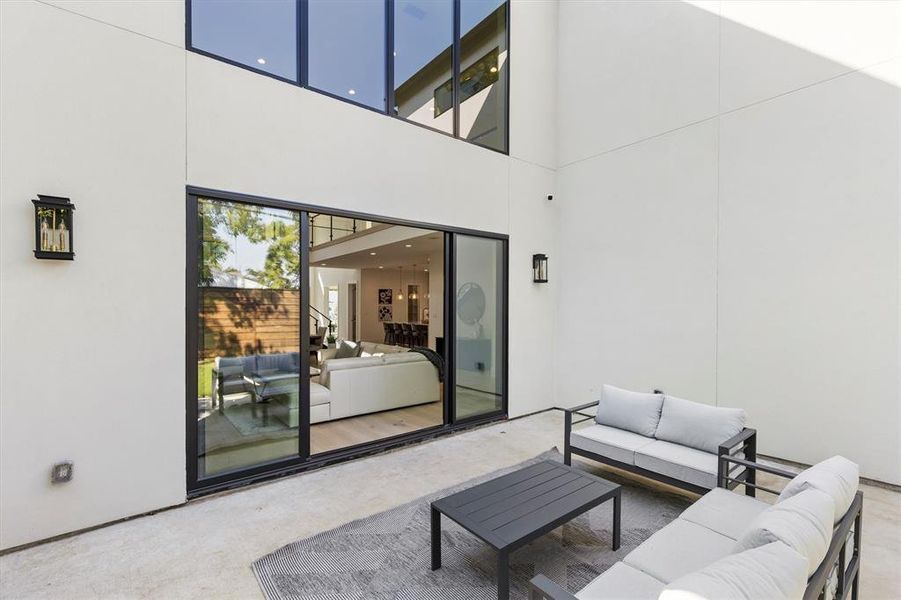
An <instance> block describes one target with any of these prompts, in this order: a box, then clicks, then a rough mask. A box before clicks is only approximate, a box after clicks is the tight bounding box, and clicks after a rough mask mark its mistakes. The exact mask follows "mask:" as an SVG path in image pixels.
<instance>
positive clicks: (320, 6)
mask: <svg viewBox="0 0 901 600" xmlns="http://www.w3.org/2000/svg"><path fill="white" fill-rule="evenodd" d="M309 11H310V13H309V15H310V17H309V32H310V34H309V35H310V40H309V48H308V53H309V84H310V87H313V88H316V89H319V90H322V91H325V92H329V93H331V94H334V95H336V96H339V97H341V98H346V99H348V100H353V101H354V102H359V103H360V104H365V105H366V106H371V107H373V108H378V109H380V110H385V3H384V2H380V1H374V0H368V1H361V0H310V3H309Z"/></svg>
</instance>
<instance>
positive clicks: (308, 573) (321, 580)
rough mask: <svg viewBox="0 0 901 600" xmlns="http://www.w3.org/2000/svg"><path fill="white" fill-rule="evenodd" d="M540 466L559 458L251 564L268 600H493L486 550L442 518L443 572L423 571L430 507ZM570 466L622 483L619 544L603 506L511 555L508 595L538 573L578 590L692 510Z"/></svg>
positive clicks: (491, 555)
mask: <svg viewBox="0 0 901 600" xmlns="http://www.w3.org/2000/svg"><path fill="white" fill-rule="evenodd" d="M540 460H557V461H561V460H562V457H561V455H560V454H559V453H558V452H557V450H556V449H553V450H550V451H548V452H544V453H542V454H540V455H538V456H536V457H535V458H533V459H531V460H528V461H526V462H523V463H520V464H519V465H515V466H513V467H510V468H507V469H502V470H500V471H496V472H494V473H490V474H488V475H485V476H484V477H478V478H476V479H471V480H469V481H466V482H464V483H461V484H459V485H457V486H454V487H452V488H448V489H445V490H441V491H438V492H435V493H433V494H429V495H428V496H423V497H422V498H419V499H418V500H414V501H413V502H410V503H409V504H404V505H402V506H398V507H397V508H393V509H391V510H388V511H385V512H383V513H379V514H376V515H373V516H371V517H367V518H365V519H360V520H358V521H353V522H351V523H348V524H346V525H342V526H341V527H337V528H335V529H332V530H331V531H326V532H324V533H320V534H317V535H315V536H313V537H311V538H307V539H305V540H300V541H298V542H294V543H293V544H289V545H287V546H285V547H283V548H280V549H279V550H276V551H275V552H273V553H272V554H269V555H267V556H264V557H263V558H261V559H259V560H257V561H256V562H255V563H254V564H253V571H254V573H255V574H256V576H257V581H259V583H260V587H261V588H262V590H263V593H264V594H265V596H266V597H267V598H270V599H275V598H302V599H304V600H364V599H367V600H368V599H374V598H380V599H391V600H430V599H436V600H437V599H439V598H451V599H460V600H479V599H482V598H484V599H485V600H494V599H496V598H497V585H496V580H495V560H496V555H495V552H494V550H492V549H491V548H489V547H488V546H486V545H485V544H484V543H482V542H481V541H480V540H478V539H477V538H476V537H474V536H473V535H472V534H470V533H469V532H467V531H465V530H464V529H462V528H461V527H459V526H458V525H457V524H456V523H454V522H453V521H451V520H450V519H448V518H443V519H442V520H441V525H442V531H441V535H442V541H441V545H442V567H441V569H439V570H437V571H432V570H431V569H430V553H429V540H430V528H429V523H430V522H429V517H430V513H429V503H430V502H431V501H432V500H435V499H438V498H441V497H443V496H447V495H448V494H451V493H453V492H457V491H460V490H462V489H465V488H468V487H472V486H473V485H476V484H478V483H481V482H483V481H487V480H489V479H493V478H494V477H497V476H499V475H503V474H505V473H509V472H511V471H514V470H516V469H519V468H521V467H523V466H526V465H530V464H533V463H535V462H538V461H540ZM576 464H577V466H578V467H580V468H585V469H586V470H588V471H589V472H594V473H596V474H599V475H601V476H602V477H604V478H605V479H608V480H610V481H615V482H617V483H619V484H621V485H622V486H623V489H622V498H623V507H622V540H621V541H622V545H621V547H620V549H619V550H618V551H616V552H613V550H611V547H612V539H613V538H612V528H613V505H612V502H605V503H604V504H602V505H600V506H598V507H597V508H595V509H593V510H591V511H589V512H588V513H585V514H583V515H581V516H579V517H576V518H575V519H573V520H572V521H570V522H569V523H567V524H566V525H564V526H562V527H560V528H558V529H556V530H554V531H552V532H551V533H549V534H547V535H545V536H544V537H541V538H539V539H538V540H536V541H534V542H532V543H531V544H529V545H527V546H524V547H522V548H520V549H519V550H517V551H515V552H514V553H513V554H512V555H511V557H510V597H511V598H527V597H528V582H529V580H530V579H531V578H532V577H533V576H534V575H536V574H538V573H543V574H544V575H547V576H548V577H550V578H551V579H553V580H554V581H556V582H558V583H560V584H561V585H563V586H564V587H565V588H567V589H569V590H570V591H577V590H579V589H580V588H582V587H583V586H585V585H586V584H587V583H588V582H589V581H591V580H592V579H594V578H595V577H597V576H598V575H599V574H600V573H603V572H604V571H606V570H607V569H608V568H609V567H610V566H612V565H613V564H614V563H615V562H617V561H618V560H620V559H622V558H623V557H624V556H625V555H626V554H628V553H629V552H630V551H631V550H632V549H633V548H635V547H636V546H638V545H639V544H640V543H641V542H643V541H644V540H646V539H647V538H648V537H649V536H650V535H651V534H652V533H654V532H655V531H657V530H658V529H660V528H661V527H663V526H664V525H666V524H667V523H669V522H670V521H672V520H673V519H675V518H676V517H677V516H678V515H679V514H680V513H681V512H682V511H683V510H685V508H686V507H687V506H688V505H689V504H690V503H691V501H690V500H688V499H687V498H684V497H682V496H678V495H675V494H668V493H664V492H660V491H655V490H651V489H649V488H644V487H641V486H639V485H636V484H635V483H633V482H630V481H629V480H626V479H622V478H618V477H615V476H613V475H612V474H610V473H602V472H600V471H599V470H597V471H592V469H591V467H590V466H586V465H582V464H580V463H576Z"/></svg>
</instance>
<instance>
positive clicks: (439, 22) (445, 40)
mask: <svg viewBox="0 0 901 600" xmlns="http://www.w3.org/2000/svg"><path fill="white" fill-rule="evenodd" d="M453 24H454V5H453V2H452V0H431V1H428V2H423V1H410V0H397V1H396V2H395V3H394V93H395V114H397V115H399V116H401V117H403V118H405V119H408V120H410V121H415V122H417V123H421V124H422V125H427V126H429V127H432V128H435V129H439V130H441V131H445V132H447V133H452V132H453V129H454V118H453V112H452V111H447V110H446V108H447V105H448V102H449V106H450V107H451V108H453V86H450V91H449V94H448V93H447V92H446V91H442V93H441V95H440V96H441V98H440V99H441V101H442V102H443V104H442V107H441V108H439V106H438V101H439V94H436V93H435V89H436V87H438V86H441V88H440V89H442V90H444V87H445V84H446V83H448V82H450V81H451V73H452V72H453V57H452V54H451V52H452V46H453V38H454V29H453Z"/></svg>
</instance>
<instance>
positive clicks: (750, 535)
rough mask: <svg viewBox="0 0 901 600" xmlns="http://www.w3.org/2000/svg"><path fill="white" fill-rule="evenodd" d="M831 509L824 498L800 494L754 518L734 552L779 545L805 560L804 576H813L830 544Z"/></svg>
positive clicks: (818, 493)
mask: <svg viewBox="0 0 901 600" xmlns="http://www.w3.org/2000/svg"><path fill="white" fill-rule="evenodd" d="M833 507H834V504H833V502H832V498H830V497H829V495H828V494H826V493H824V492H821V491H819V490H814V489H809V490H804V491H803V492H801V493H799V494H796V495H794V496H792V497H791V498H788V499H787V500H783V501H782V502H779V503H777V504H774V505H773V506H771V507H769V508H767V509H766V510H765V511H763V512H762V513H760V514H759V515H757V518H756V519H754V520H753V521H751V523H750V524H749V525H748V527H747V529H745V531H744V533H742V534H741V537H740V538H738V541H737V542H735V552H741V551H743V550H749V549H751V548H757V547H759V546H763V545H765V544H769V543H771V542H775V541H780V542H783V543H785V544H788V545H789V546H791V548H793V549H794V550H795V551H796V552H798V554H800V555H801V556H803V557H804V558H806V559H807V574H808V575H813V573H814V571H816V570H817V567H819V566H820V563H821V562H823V558H824V557H825V556H826V551H827V550H828V549H829V543H830V542H831V541H832V515H833V512H834V508H833Z"/></svg>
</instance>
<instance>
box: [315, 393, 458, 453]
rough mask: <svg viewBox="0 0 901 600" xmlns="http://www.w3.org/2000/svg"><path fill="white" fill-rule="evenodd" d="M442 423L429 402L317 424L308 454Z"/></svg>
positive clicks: (438, 410)
mask: <svg viewBox="0 0 901 600" xmlns="http://www.w3.org/2000/svg"><path fill="white" fill-rule="evenodd" d="M443 422H444V414H443V408H442V404H441V402H431V403H429V404H420V405H419V406H410V407H407V408H398V409H395V410H386V411H385V412H380V413H375V414H371V415H362V416H359V417H351V418H349V419H341V420H340V421H327V422H325V423H317V424H315V425H312V426H311V427H310V452H311V453H312V454H319V453H320V452H327V451H329V450H337V449H338V448H346V447H348V446H355V445H357V444H363V443H365V442H371V441H373V440H380V439H383V438H386V437H391V436H395V435H400V434H402V433H409V432H411V431H417V430H419V429H425V428H426V427H434V426H436V425H441V424H442V423H443Z"/></svg>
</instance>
